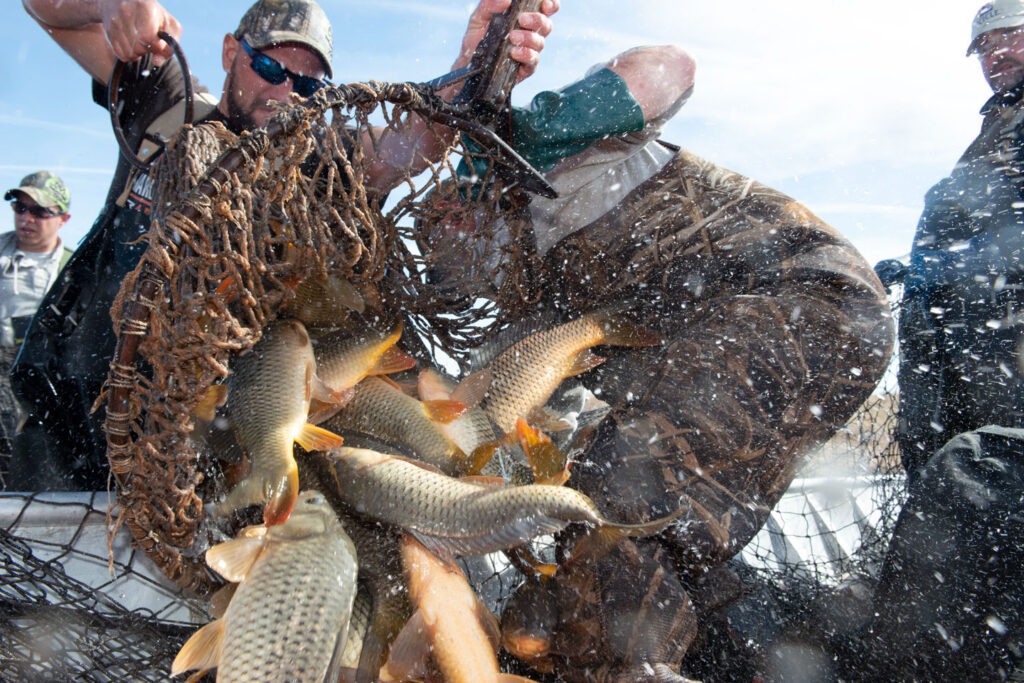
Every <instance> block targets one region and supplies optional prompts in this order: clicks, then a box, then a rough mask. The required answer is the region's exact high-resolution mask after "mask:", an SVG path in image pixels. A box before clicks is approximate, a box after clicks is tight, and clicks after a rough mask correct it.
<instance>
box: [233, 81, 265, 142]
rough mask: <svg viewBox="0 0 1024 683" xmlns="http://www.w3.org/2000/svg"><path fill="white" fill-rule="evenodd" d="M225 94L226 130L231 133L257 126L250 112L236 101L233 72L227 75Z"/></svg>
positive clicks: (236, 90)
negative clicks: (226, 105)
mask: <svg viewBox="0 0 1024 683" xmlns="http://www.w3.org/2000/svg"><path fill="white" fill-rule="evenodd" d="M227 96H228V113H227V122H226V123H227V127H228V130H230V131H231V132H232V133H236V134H238V133H242V132H243V131H247V130H253V129H254V128H259V126H257V125H256V121H255V120H253V118H252V113H251V112H247V111H245V110H244V109H243V108H242V105H241V104H240V103H239V102H238V99H237V98H238V89H237V88H235V76H234V74H231V75H230V76H228V84H227Z"/></svg>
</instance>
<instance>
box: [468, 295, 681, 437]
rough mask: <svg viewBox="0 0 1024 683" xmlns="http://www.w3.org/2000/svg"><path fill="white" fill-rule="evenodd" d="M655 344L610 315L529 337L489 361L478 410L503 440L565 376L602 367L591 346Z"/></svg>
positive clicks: (652, 337)
mask: <svg viewBox="0 0 1024 683" xmlns="http://www.w3.org/2000/svg"><path fill="white" fill-rule="evenodd" d="M660 342H661V339H660V338H659V337H658V336H656V335H654V334H653V333H651V332H649V331H648V330H645V329H643V328H641V327H638V326H636V325H634V324H633V323H631V322H629V321H628V320H626V319H625V318H623V317H622V316H621V315H620V314H617V313H613V312H610V311H598V312H595V313H589V314H587V315H584V316H583V317H581V318H577V319H576V320H573V321H570V322H568V323H565V324H563V325H558V326H557V327H554V328H552V329H550V330H543V331H541V332H536V333H534V334H531V335H529V336H528V337H526V338H525V339H522V340H520V341H518V342H516V343H515V344H512V345H511V346H510V347H508V348H507V349H505V350H504V351H502V352H501V353H499V354H498V355H497V356H496V357H495V358H494V360H493V361H492V362H491V364H490V366H489V369H490V371H491V383H490V385H489V386H488V388H487V393H486V395H485V396H484V399H483V402H482V403H481V407H482V408H483V409H484V411H485V412H486V413H487V415H488V416H489V417H490V418H491V420H493V421H494V423H495V424H496V425H497V426H498V428H499V429H500V430H501V431H502V433H503V435H504V434H508V433H510V432H512V431H513V430H514V429H515V426H516V420H517V419H518V418H520V417H525V418H527V419H529V415H530V413H531V412H533V411H534V410H536V409H539V408H541V407H542V406H543V405H544V404H545V403H546V402H547V400H548V399H549V398H550V397H551V395H552V394H553V393H554V392H555V390H556V389H557V388H558V385H559V384H561V383H562V380H564V379H566V378H567V377H572V376H574V375H578V374H581V373H583V372H586V371H587V370H590V369H591V368H595V367H597V366H598V365H600V364H601V363H603V362H604V359H603V358H600V357H598V356H596V355H594V353H592V352H591V351H590V348H591V347H593V346H599V345H605V344H607V345H613V346H653V345H655V344H658V343H660Z"/></svg>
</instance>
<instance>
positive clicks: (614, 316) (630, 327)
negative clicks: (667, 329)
mask: <svg viewBox="0 0 1024 683" xmlns="http://www.w3.org/2000/svg"><path fill="white" fill-rule="evenodd" d="M597 323H598V325H600V327H601V332H602V336H603V340H602V341H601V343H602V344H609V345H611V346H657V345H658V344H660V343H661V342H662V339H661V337H660V336H658V335H657V334H655V333H654V332H651V331H650V330H648V329H647V328H646V327H644V326H642V325H637V324H636V323H634V322H633V321H631V320H629V319H627V318H626V317H625V316H624V315H622V313H620V312H617V311H614V310H610V311H603V312H601V313H598V314H597Z"/></svg>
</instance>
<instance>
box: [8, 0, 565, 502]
mask: <svg viewBox="0 0 1024 683" xmlns="http://www.w3.org/2000/svg"><path fill="white" fill-rule="evenodd" d="M22 2H23V4H24V6H25V9H26V11H28V13H29V14H30V15H31V16H32V17H33V18H34V19H35V20H36V21H37V22H38V23H39V24H40V25H41V26H42V27H43V29H44V30H46V32H47V34H48V35H50V37H51V38H53V39H54V40H55V41H56V42H57V43H58V45H60V46H61V48H63V49H64V50H65V51H66V52H67V53H68V54H69V55H70V56H71V57H73V58H74V59H75V61H76V62H78V64H79V65H80V66H82V67H83V68H84V69H85V70H86V72H88V73H89V74H90V75H91V76H92V77H93V79H94V82H93V98H94V100H96V102H97V103H98V104H101V105H103V106H106V101H107V96H106V85H107V81H108V79H109V76H110V73H111V69H112V68H113V66H114V64H115V61H116V60H118V59H120V60H122V61H124V62H126V67H125V68H124V70H123V71H122V76H121V80H120V85H119V92H118V95H119V100H118V101H119V102H120V103H121V104H122V108H121V111H120V114H119V119H120V123H121V127H122V130H123V131H124V133H125V137H126V138H127V140H128V141H129V144H130V145H131V146H132V147H133V148H134V149H135V150H136V152H137V155H138V156H139V157H140V158H141V159H143V160H149V159H152V158H154V157H155V156H157V155H159V154H160V152H161V151H162V149H163V146H164V145H165V144H166V143H167V142H168V141H169V140H170V139H171V138H172V137H173V135H174V134H175V133H176V132H177V129H178V127H180V125H181V122H182V120H183V113H184V104H183V100H184V90H185V84H184V79H183V77H182V72H181V68H180V65H179V64H178V61H177V60H176V59H174V58H173V51H172V49H171V47H170V46H169V45H168V44H167V43H166V42H165V41H163V40H161V39H160V38H159V37H158V35H157V34H158V33H159V32H160V31H166V32H167V33H168V34H170V35H171V36H173V37H174V38H175V39H179V38H180V36H181V35H182V27H181V25H180V24H179V23H178V21H177V20H176V19H175V18H174V17H173V16H172V15H171V13H170V12H169V11H168V10H167V9H165V8H164V7H163V6H162V5H161V4H160V3H159V2H157V0H22ZM510 3H511V0H479V1H478V4H477V6H476V8H475V9H474V11H473V13H472V15H471V16H470V19H469V23H468V26H467V29H466V33H465V34H464V36H463V39H462V43H461V48H460V51H459V54H458V55H457V57H456V60H455V64H454V67H453V68H458V67H461V66H465V65H466V64H468V63H469V60H470V58H471V57H472V54H473V51H474V50H475V49H476V46H477V43H479V42H480V39H481V38H482V37H483V35H484V33H485V32H486V30H487V25H488V22H489V20H490V18H491V16H492V15H493V14H495V13H499V12H503V11H505V9H507V8H508V7H509V5H510ZM558 5H559V0H545V1H544V4H543V7H542V8H541V11H540V12H533V13H526V14H524V15H523V16H522V17H521V18H520V26H519V29H517V30H515V31H512V32H511V34H510V36H509V40H510V42H512V43H513V44H514V46H515V47H514V49H513V50H512V53H511V54H512V58H513V59H515V60H517V61H519V62H520V63H521V67H520V76H521V77H526V76H528V75H529V74H531V73H532V72H533V70H534V68H535V67H536V63H537V60H538V56H539V53H540V51H541V49H542V48H543V46H544V37H545V36H547V35H548V33H550V31H551V21H550V19H549V16H550V15H552V14H554V13H555V12H556V11H557V10H558ZM332 44H333V39H332V29H331V25H330V22H329V20H328V18H327V16H326V14H325V13H324V11H323V9H321V8H320V6H319V5H317V3H316V2H315V1H314V0H259V1H258V2H256V3H255V4H254V5H253V6H252V7H250V8H249V10H248V11H247V12H246V13H245V14H244V15H243V17H242V19H241V21H240V22H239V25H238V27H237V29H236V30H235V31H234V32H232V33H229V34H227V35H225V36H224V40H223V44H222V50H221V62H222V65H223V67H224V71H225V72H226V76H225V79H224V87H223V93H222V95H221V97H220V99H219V101H218V100H217V99H216V98H215V97H212V96H211V95H210V94H209V93H208V92H205V91H197V101H196V118H197V120H199V121H202V122H206V121H220V122H222V123H224V124H225V125H226V126H227V127H228V128H229V129H230V130H232V131H233V132H236V133H241V132H243V131H245V130H250V129H253V128H255V127H258V126H262V125H264V124H265V123H266V122H267V120H268V119H269V118H270V117H271V116H272V114H273V113H274V111H275V109H274V105H275V103H278V102H288V101H290V100H291V99H292V97H293V95H298V96H300V97H306V96H309V95H311V94H313V93H314V92H315V91H316V90H318V89H319V88H320V87H322V86H323V85H324V83H325V81H326V79H328V78H331V77H332V75H333V74H332V69H331V58H332V47H333V45H332ZM457 89H458V86H457V85H456V86H450V87H449V90H448V91H446V92H442V93H441V95H442V96H444V97H454V95H455V94H456V92H457ZM427 126H428V124H427V123H426V122H424V121H422V120H420V119H418V118H414V119H412V120H410V121H409V122H407V123H406V127H405V129H403V130H402V131H400V132H399V134H397V135H389V136H385V139H384V140H382V141H380V144H378V145H376V146H371V145H369V144H368V145H367V148H366V149H367V156H368V157H369V158H370V160H371V163H370V166H369V168H367V180H368V186H369V187H370V188H371V189H375V190H378V191H380V192H382V193H383V192H387V191H388V190H390V189H391V188H392V187H394V186H395V185H397V184H398V182H399V181H400V180H401V179H402V178H403V177H404V176H405V175H406V174H407V173H408V172H409V171H413V172H418V171H419V170H422V168H424V167H425V165H426V161H425V160H429V159H431V158H436V157H437V156H439V155H440V154H441V152H442V149H441V146H442V145H443V139H441V138H439V136H437V135H427V134H424V133H425V132H426V131H427ZM442 132H446V131H442ZM367 142H369V138H368V139H367ZM152 193H153V183H152V181H151V179H150V178H149V176H148V174H146V173H142V172H139V171H138V170H137V169H135V168H134V167H133V166H132V165H131V164H129V163H127V162H126V161H125V160H124V159H123V158H122V159H119V161H118V166H117V169H116V171H115V175H114V180H113V183H112V185H111V189H110V192H109V194H108V196H107V202H106V205H105V207H104V209H103V211H102V212H101V214H100V216H99V218H98V219H97V220H96V222H95V224H94V225H93V228H92V230H91V231H90V233H89V235H87V237H86V238H85V240H84V241H83V243H82V245H81V246H80V247H79V249H78V250H77V251H76V255H75V257H74V258H73V259H72V261H71V263H70V264H69V267H68V268H67V269H66V270H65V273H64V275H62V276H61V278H60V279H59V280H58V282H57V283H56V285H55V286H54V288H53V290H52V292H51V293H50V295H49V296H48V297H47V300H46V301H45V302H44V304H45V309H46V312H47V313H46V315H45V316H40V317H39V318H37V319H36V320H35V321H34V322H33V325H32V327H31V329H30V330H29V332H28V334H27V337H26V342H25V345H24V348H23V350H22V353H21V355H20V356H19V358H18V362H17V363H16V364H15V367H14V368H13V369H12V373H11V375H12V382H13V384H14V388H15V391H16V392H18V394H19V397H20V398H21V399H22V401H23V403H24V404H26V405H29V406H31V407H32V409H33V410H32V414H31V415H29V419H28V420H27V422H26V425H25V427H24V429H23V431H22V433H21V434H19V436H18V440H17V443H15V452H16V454H15V456H14V458H13V459H12V463H11V476H10V480H9V482H8V484H9V486H10V487H11V488H12V489H13V490H45V489H49V490H60V489H66V490H82V489H84V490H89V489H102V488H104V487H105V486H106V483H107V464H106V438H105V436H104V433H103V430H102V424H103V419H104V416H103V411H102V410H99V411H97V412H96V413H93V414H91V415H90V409H91V406H92V403H93V401H94V400H95V398H96V396H97V395H98V394H99V391H100V388H101V386H102V384H103V381H104V379H105V378H106V375H107V371H108V369H109V363H110V358H111V357H112V355H113V351H114V346H115V337H114V334H113V330H112V324H111V320H110V315H109V310H110V305H111V302H112V301H113V299H114V297H115V296H116V294H117V292H118V289H119V288H120V285H121V281H122V280H123V278H124V276H125V275H126V274H127V273H128V272H130V271H131V270H132V269H133V268H134V267H135V265H136V263H137V262H138V259H139V257H140V256H141V253H142V251H143V250H144V249H145V245H144V244H142V243H141V242H139V237H141V236H142V235H144V234H145V233H146V231H147V230H148V228H149V222H150V207H151V204H152Z"/></svg>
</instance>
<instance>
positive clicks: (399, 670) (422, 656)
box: [380, 610, 433, 681]
mask: <svg viewBox="0 0 1024 683" xmlns="http://www.w3.org/2000/svg"><path fill="white" fill-rule="evenodd" d="M432 633H433V628H432V627H431V626H430V625H428V624H427V622H426V619H425V618H424V616H423V612H421V611H420V610H416V612H415V613H413V615H412V617H411V618H410V619H409V621H407V622H406V624H405V626H403V627H402V630H401V631H399V632H398V635H397V636H395V640H394V641H393V642H392V643H391V649H390V650H389V651H388V661H387V662H386V663H385V664H384V666H382V667H381V670H380V673H381V677H382V678H383V677H384V676H390V677H391V678H392V679H393V680H398V681H409V680H420V679H421V678H423V677H424V676H426V673H427V663H428V662H429V659H430V649H431V645H430V643H431V638H432Z"/></svg>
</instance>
